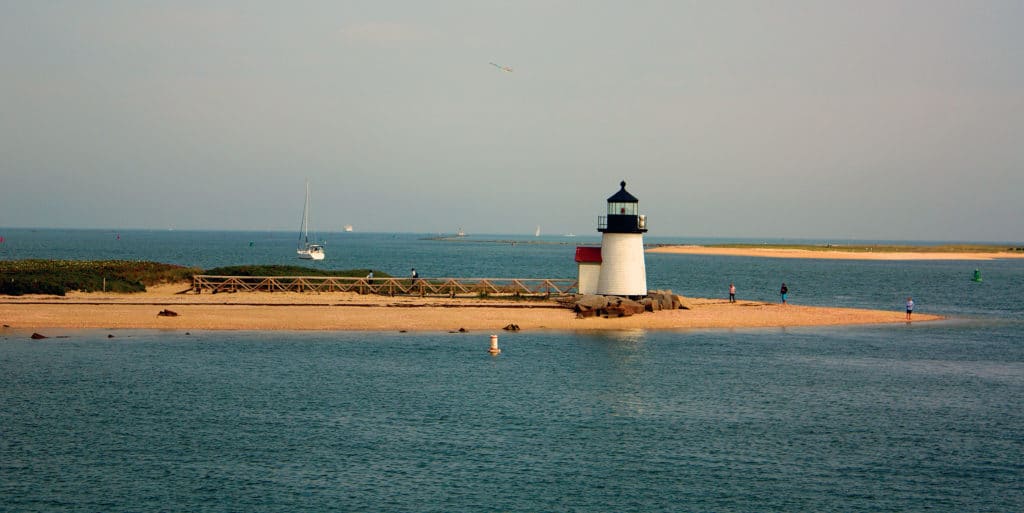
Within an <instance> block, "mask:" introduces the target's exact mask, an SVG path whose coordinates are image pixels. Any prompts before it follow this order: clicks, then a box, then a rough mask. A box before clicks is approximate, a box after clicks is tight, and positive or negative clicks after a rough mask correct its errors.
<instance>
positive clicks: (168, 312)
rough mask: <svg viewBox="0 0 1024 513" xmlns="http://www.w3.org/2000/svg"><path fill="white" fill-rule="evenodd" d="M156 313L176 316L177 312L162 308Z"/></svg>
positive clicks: (163, 315) (161, 315)
mask: <svg viewBox="0 0 1024 513" xmlns="http://www.w3.org/2000/svg"><path fill="white" fill-rule="evenodd" d="M156 315H157V316H158V317H177V316H178V312H174V311H171V310H167V309H164V310H160V312H159V313H157V314H156Z"/></svg>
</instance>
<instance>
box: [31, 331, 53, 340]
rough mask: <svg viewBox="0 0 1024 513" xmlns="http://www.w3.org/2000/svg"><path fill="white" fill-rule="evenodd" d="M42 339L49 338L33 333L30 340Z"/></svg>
mask: <svg viewBox="0 0 1024 513" xmlns="http://www.w3.org/2000/svg"><path fill="white" fill-rule="evenodd" d="M44 338H50V337H47V336H46V335H41V334H39V333H33V334H32V340H42V339H44Z"/></svg>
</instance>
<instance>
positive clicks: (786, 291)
mask: <svg viewBox="0 0 1024 513" xmlns="http://www.w3.org/2000/svg"><path fill="white" fill-rule="evenodd" d="M786 294H789V288H788V287H786V284H785V283H783V284H782V288H781V289H779V295H780V296H782V304H786Z"/></svg>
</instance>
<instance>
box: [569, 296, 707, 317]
mask: <svg viewBox="0 0 1024 513" xmlns="http://www.w3.org/2000/svg"><path fill="white" fill-rule="evenodd" d="M569 305H570V306H571V308H572V309H573V311H575V312H576V316H577V317H598V316H599V317H629V316H631V315H633V314H641V313H644V312H657V311H658V310H679V309H682V310H688V309H689V307H688V306H686V304H685V303H684V302H683V298H682V297H681V296H677V295H675V294H673V293H672V291H671V290H654V291H650V292H648V293H647V297H643V298H640V299H629V298H625V297H621V296H600V295H594V294H585V295H577V296H574V297H573V298H572V299H571V300H570V301H569Z"/></svg>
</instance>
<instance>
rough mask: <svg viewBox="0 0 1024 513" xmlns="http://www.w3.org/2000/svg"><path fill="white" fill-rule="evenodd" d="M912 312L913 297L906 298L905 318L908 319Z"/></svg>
mask: <svg viewBox="0 0 1024 513" xmlns="http://www.w3.org/2000/svg"><path fill="white" fill-rule="evenodd" d="M912 313H914V298H911V297H908V298H907V320H908V321H909V320H910V314H912Z"/></svg>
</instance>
